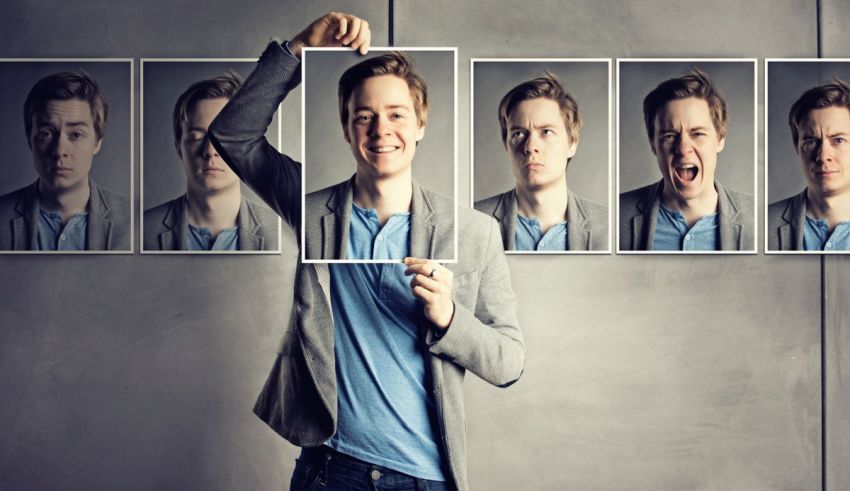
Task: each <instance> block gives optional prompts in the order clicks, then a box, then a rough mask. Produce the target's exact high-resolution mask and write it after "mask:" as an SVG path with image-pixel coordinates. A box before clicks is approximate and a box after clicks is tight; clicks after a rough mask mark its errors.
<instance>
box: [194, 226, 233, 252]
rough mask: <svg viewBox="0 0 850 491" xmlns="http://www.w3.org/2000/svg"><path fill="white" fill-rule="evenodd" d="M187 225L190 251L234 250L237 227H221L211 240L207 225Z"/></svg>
mask: <svg viewBox="0 0 850 491" xmlns="http://www.w3.org/2000/svg"><path fill="white" fill-rule="evenodd" d="M187 225H188V227H189V234H188V239H189V240H188V244H187V246H188V248H189V250H190V251H235V250H236V246H237V245H238V239H239V227H230V228H224V229H221V232H219V233H218V236H217V237H216V238H215V240H213V236H212V232H211V231H210V229H208V228H207V227H196V226H194V225H192V224H191V223H189V224H187Z"/></svg>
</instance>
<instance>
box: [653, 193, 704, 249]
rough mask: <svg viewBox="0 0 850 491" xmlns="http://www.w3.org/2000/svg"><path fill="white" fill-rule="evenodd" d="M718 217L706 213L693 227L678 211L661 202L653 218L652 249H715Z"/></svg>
mask: <svg viewBox="0 0 850 491" xmlns="http://www.w3.org/2000/svg"><path fill="white" fill-rule="evenodd" d="M719 221H720V217H719V215H718V214H717V213H712V214H710V215H706V216H704V217H702V218H700V219H699V220H697V222H696V223H694V226H693V227H690V228H688V222H686V221H685V216H684V215H683V214H682V212H680V211H673V210H670V209H669V208H667V207H666V206H664V204H663V203H662V204H661V206H660V207H659V208H658V218H657V219H656V220H655V238H654V239H653V243H652V249H653V250H656V251H716V250H718V248H719V247H720V238H719V233H720V227H719Z"/></svg>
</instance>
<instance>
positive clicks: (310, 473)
mask: <svg viewBox="0 0 850 491" xmlns="http://www.w3.org/2000/svg"><path fill="white" fill-rule="evenodd" d="M289 486H290V487H289V489H290V491H295V490H312V489H321V490H325V491H350V490H351V491H360V490H362V491H379V490H389V489H392V490H394V491H448V490H449V489H453V488H452V487H451V486H450V485H449V483H445V482H441V481H429V480H427V479H420V478H418V477H413V476H408V475H407V474H402V473H401V472H397V471H394V470H391V469H387V468H386V467H381V466H379V465H374V464H370V463H368V462H364V461H362V460H359V459H355V458H354V457H349V456H348V455H344V454H341V453H339V452H337V451H336V450H333V449H332V448H330V447H326V446H322V447H316V448H304V449H302V450H301V456H300V457H298V459H297V460H296V461H295V471H294V472H293V473H292V480H291V481H290V484H289Z"/></svg>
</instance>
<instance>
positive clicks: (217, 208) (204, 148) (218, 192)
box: [144, 72, 278, 251]
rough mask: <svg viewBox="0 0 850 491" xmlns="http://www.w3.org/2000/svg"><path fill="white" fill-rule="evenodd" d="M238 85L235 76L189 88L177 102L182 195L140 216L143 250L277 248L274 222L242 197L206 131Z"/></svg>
mask: <svg viewBox="0 0 850 491" xmlns="http://www.w3.org/2000/svg"><path fill="white" fill-rule="evenodd" d="M241 85H242V81H241V80H240V78H239V76H238V75H236V74H235V73H232V72H230V73H227V74H225V75H222V76H219V77H215V78H211V79H209V80H202V81H200V82H197V83H195V84H193V85H192V86H191V87H189V88H188V89H187V90H186V91H185V92H183V94H182V95H181V96H180V97H179V98H178V99H177V104H175V105H174V113H173V118H172V124H173V129H174V146H175V148H176V149H177V157H178V158H179V159H180V164H181V169H182V170H183V174H184V175H185V176H186V193H185V194H183V195H182V196H180V197H179V198H175V199H173V200H171V201H168V202H166V203H163V204H161V205H159V206H157V207H155V208H151V209H150V210H145V216H144V224H145V226H144V232H145V234H144V248H145V250H159V251H174V250H177V251H187V250H188V251H268V250H276V249H277V243H278V232H277V216H275V214H274V212H273V211H271V210H270V209H268V208H267V207H266V206H264V205H261V204H258V203H253V202H251V201H249V200H247V199H246V198H244V197H243V196H242V191H241V189H240V186H239V178H238V177H237V176H236V174H234V173H233V171H232V170H230V167H228V166H227V164H225V163H224V161H222V160H221V157H219V155H218V153H217V152H216V151H215V148H213V146H212V145H211V144H210V141H209V138H208V137H207V129H208V128H209V125H210V123H211V122H212V120H213V119H214V118H215V117H216V115H218V113H219V111H221V108H223V107H224V106H225V104H227V101H229V100H230V98H231V97H233V95H234V94H236V91H238V90H239V87H241Z"/></svg>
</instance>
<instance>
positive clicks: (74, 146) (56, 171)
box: [29, 99, 101, 191]
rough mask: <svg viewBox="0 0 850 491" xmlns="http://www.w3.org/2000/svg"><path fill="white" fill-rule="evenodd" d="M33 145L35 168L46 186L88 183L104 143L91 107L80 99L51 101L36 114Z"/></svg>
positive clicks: (70, 186) (64, 187) (62, 187)
mask: <svg viewBox="0 0 850 491" xmlns="http://www.w3.org/2000/svg"><path fill="white" fill-rule="evenodd" d="M29 144H30V149H31V150H32V160H33V165H34V166H35V171H36V173H38V177H39V180H40V182H41V183H42V185H43V186H44V187H45V188H46V189H50V190H54V191H66V190H72V189H76V188H79V187H80V186H84V185H85V183H86V181H87V179H88V177H89V171H90V170H91V164H92V159H93V158H94V156H95V155H96V154H97V153H98V152H99V151H100V145H101V139H100V138H98V137H97V133H95V130H94V119H93V118H92V111H91V106H90V105H89V103H88V102H87V101H83V100H79V99H68V100H64V101H61V100H54V101H48V102H47V105H46V106H45V108H44V112H42V113H40V114H36V115H35V116H33V120H32V133H31V134H30V141H29Z"/></svg>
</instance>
